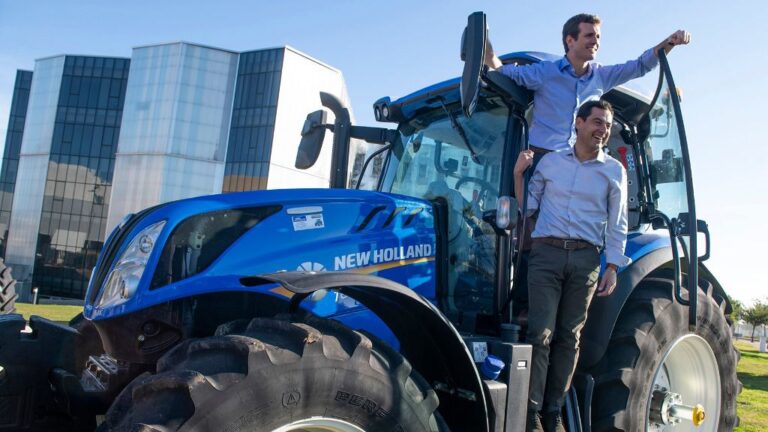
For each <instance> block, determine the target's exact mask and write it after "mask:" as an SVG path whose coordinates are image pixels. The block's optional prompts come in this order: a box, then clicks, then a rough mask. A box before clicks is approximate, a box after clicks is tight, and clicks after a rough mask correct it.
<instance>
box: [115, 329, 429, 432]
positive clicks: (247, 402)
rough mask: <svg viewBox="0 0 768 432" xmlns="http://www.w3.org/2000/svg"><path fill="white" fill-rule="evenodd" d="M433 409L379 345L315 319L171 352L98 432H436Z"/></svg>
mask: <svg viewBox="0 0 768 432" xmlns="http://www.w3.org/2000/svg"><path fill="white" fill-rule="evenodd" d="M437 405H438V400H437V396H436V394H435V392H434V391H433V390H432V389H430V388H429V386H428V385H427V383H426V382H425V381H424V380H423V379H422V378H421V377H420V376H419V375H418V374H417V373H415V372H414V371H412V370H411V366H410V364H409V363H408V362H407V361H406V360H405V359H404V358H403V357H402V356H400V355H399V354H398V353H397V352H395V351H394V350H392V349H391V348H389V347H388V346H386V345H385V344H383V343H381V342H378V341H375V340H374V341H372V338H369V337H367V336H365V335H363V334H361V333H359V332H356V331H352V330H350V329H348V328H346V327H344V326H343V325H341V324H339V323H337V322H335V321H330V320H325V319H319V318H315V317H307V318H306V320H305V321H304V322H292V321H289V320H282V319H265V318H256V319H253V320H251V321H250V322H248V321H237V322H232V323H228V324H225V325H223V326H221V327H219V329H218V330H217V332H216V335H215V336H213V337H208V338H203V339H191V340H187V341H185V342H183V343H181V344H179V346H177V347H175V348H174V349H172V350H171V351H170V352H168V353H167V354H166V355H164V356H163V357H162V358H161V359H160V360H159V361H158V364H157V374H155V375H149V374H145V375H142V376H140V377H138V378H136V379H135V380H134V381H133V382H132V383H131V384H129V385H128V386H127V387H126V388H125V389H124V390H123V392H122V393H121V394H120V395H119V396H118V398H117V399H116V401H115V403H114V404H113V405H112V407H111V408H110V409H109V411H108V412H107V416H106V420H105V422H104V424H102V425H101V430H109V431H112V430H115V431H135V430H163V431H167V430H172V431H280V432H287V431H299V430H301V431H313V430H323V431H337V432H346V431H354V432H358V431H388V432H390V431H438V430H439V426H438V420H437V418H436V415H435V409H436V408H437ZM346 425H348V426H349V427H347V426H346Z"/></svg>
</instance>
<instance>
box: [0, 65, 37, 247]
mask: <svg viewBox="0 0 768 432" xmlns="http://www.w3.org/2000/svg"><path fill="white" fill-rule="evenodd" d="M31 87H32V72H31V71H23V70H20V71H17V72H16V82H15V84H14V86H13V99H12V101H11V114H10V116H9V118H8V132H7V134H6V137H5V153H4V154H3V165H2V170H1V171H0V258H5V248H6V245H7V240H8V227H9V226H10V224H11V208H12V207H13V191H14V189H15V187H16V173H17V172H18V170H19V153H20V152H21V139H22V137H23V136H24V120H25V119H26V117H27V104H28V103H29V89H30V88H31Z"/></svg>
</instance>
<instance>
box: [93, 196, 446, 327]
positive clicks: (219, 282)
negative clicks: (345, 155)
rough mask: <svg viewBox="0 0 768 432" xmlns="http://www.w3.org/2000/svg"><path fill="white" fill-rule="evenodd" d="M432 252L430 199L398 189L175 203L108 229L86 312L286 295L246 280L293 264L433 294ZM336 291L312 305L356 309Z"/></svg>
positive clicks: (324, 311)
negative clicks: (205, 298) (229, 295)
mask: <svg viewBox="0 0 768 432" xmlns="http://www.w3.org/2000/svg"><path fill="white" fill-rule="evenodd" d="M435 251H436V245H435V229H434V216H433V209H432V206H431V205H430V203H429V202H427V201H423V200H418V199H414V198H411V197H406V196H401V195H393V194H385V193H379V192H368V191H356V190H342V189H292V190H272V191H255V192H242V193H231V194H223V195H211V196H204V197H198V198H192V199H186V200H181V201H175V202H171V203H167V204H163V205H160V206H157V207H154V208H151V209H148V210H145V211H143V212H141V213H139V214H137V215H134V216H132V217H130V218H127V219H126V220H125V221H124V222H123V223H121V224H120V226H118V227H117V228H115V230H114V231H113V232H112V233H111V234H110V236H109V237H108V239H107V241H106V243H105V245H104V248H103V249H102V252H101V254H100V255H99V261H98V262H97V264H96V267H95V268H94V270H93V274H92V277H91V280H90V283H89V286H88V292H87V294H86V304H85V316H86V317H87V318H89V319H96V320H99V319H106V318H112V317H116V316H120V315H124V314H128V313H131V312H134V311H136V310H139V309H144V308H147V307H150V306H154V305H159V304H162V303H166V302H170V301H174V300H179V299H182V298H187V297H191V296H196V295H201V294H206V293H212V292H224V291H260V292H264V293H266V294H269V295H275V296H289V295H290V294H289V293H288V292H287V291H285V290H284V289H282V288H279V287H277V286H276V285H272V286H266V287H265V286H261V287H247V286H245V285H243V284H242V283H241V278H243V277H245V276H252V275H259V274H264V273H275V272H280V271H296V270H298V271H351V272H358V273H367V274H374V275H379V276H382V277H385V278H387V279H390V280H393V281H396V282H399V283H402V284H404V285H406V286H409V287H412V288H413V289H414V290H415V291H416V292H418V293H419V294H421V295H424V296H425V297H427V298H434V292H435V290H434V280H435V270H434V258H435ZM406 267H407V268H406ZM339 296H340V295H339V294H337V293H334V294H333V295H327V296H325V297H324V298H323V299H321V298H319V297H321V296H318V299H317V301H316V303H317V304H316V305H314V306H313V309H312V310H313V312H315V313H317V314H319V315H329V314H335V313H339V312H341V310H340V308H355V307H359V306H358V305H357V304H356V302H354V301H352V300H351V299H346V300H348V301H345V299H340V298H339Z"/></svg>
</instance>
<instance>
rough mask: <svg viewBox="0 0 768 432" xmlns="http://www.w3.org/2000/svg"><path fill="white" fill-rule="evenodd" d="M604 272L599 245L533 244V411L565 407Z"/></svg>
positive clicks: (530, 300)
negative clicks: (573, 247) (583, 333)
mask: <svg viewBox="0 0 768 432" xmlns="http://www.w3.org/2000/svg"><path fill="white" fill-rule="evenodd" d="M599 271H600V254H599V252H598V250H597V248H596V247H587V248H583V249H576V250H565V249H560V248H557V247H555V246H550V245H548V244H543V243H537V242H534V244H533V247H532V249H531V253H530V256H529V263H528V303H529V310H528V332H527V338H528V343H530V344H532V345H533V358H532V361H531V363H532V364H531V383H530V393H529V408H532V409H536V410H544V411H553V410H558V409H560V408H561V407H562V406H563V402H564V400H565V392H566V391H567V390H568V387H570V385H571V379H572V378H573V373H574V370H575V368H576V361H577V359H578V356H579V336H580V334H581V329H582V328H583V327H584V323H585V322H586V320H587V308H589V303H590V301H592V295H593V294H594V293H595V289H596V288H597V279H598V276H599Z"/></svg>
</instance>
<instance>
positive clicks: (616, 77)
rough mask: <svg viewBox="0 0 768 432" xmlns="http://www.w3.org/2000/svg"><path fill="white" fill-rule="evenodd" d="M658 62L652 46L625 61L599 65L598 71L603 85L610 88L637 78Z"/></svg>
mask: <svg viewBox="0 0 768 432" xmlns="http://www.w3.org/2000/svg"><path fill="white" fill-rule="evenodd" d="M658 64H659V59H658V58H657V57H656V54H654V53H653V48H649V49H648V50H646V51H645V52H644V53H643V54H642V55H641V56H640V57H638V58H637V59H635V60H630V61H628V62H626V63H622V64H616V65H609V66H601V67H600V68H599V69H598V71H599V72H598V73H599V74H600V75H601V77H602V80H603V86H604V87H605V88H606V89H611V88H613V87H616V86H617V85H621V84H624V83H625V82H627V81H629V80H632V79H635V78H639V77H641V76H643V75H645V74H647V73H648V72H650V71H651V70H653V68H655V67H656V66H657V65H658Z"/></svg>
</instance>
